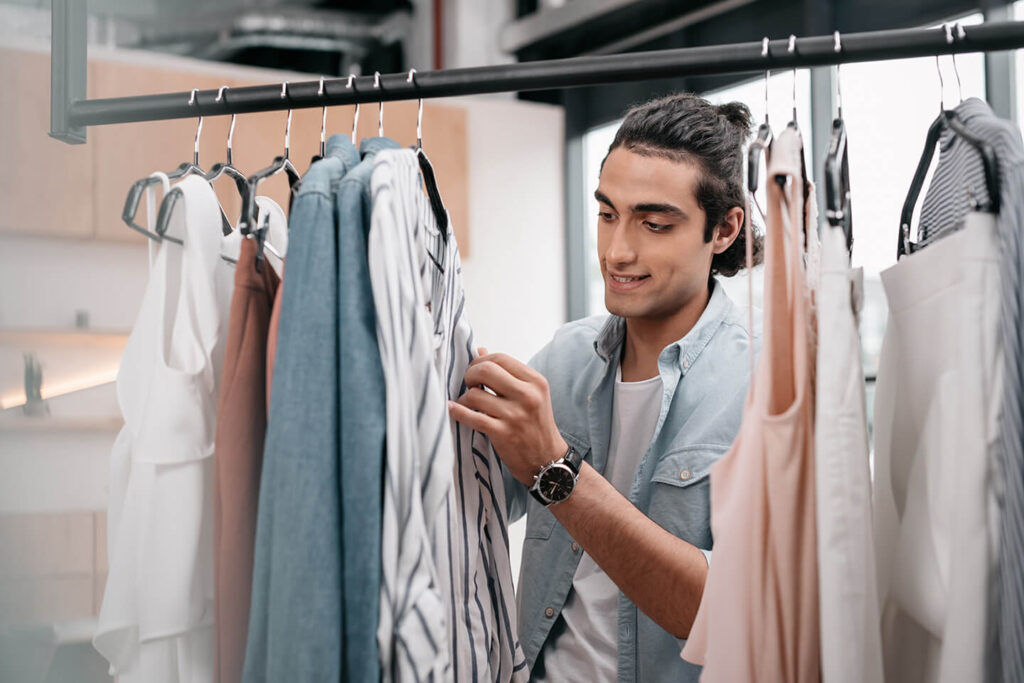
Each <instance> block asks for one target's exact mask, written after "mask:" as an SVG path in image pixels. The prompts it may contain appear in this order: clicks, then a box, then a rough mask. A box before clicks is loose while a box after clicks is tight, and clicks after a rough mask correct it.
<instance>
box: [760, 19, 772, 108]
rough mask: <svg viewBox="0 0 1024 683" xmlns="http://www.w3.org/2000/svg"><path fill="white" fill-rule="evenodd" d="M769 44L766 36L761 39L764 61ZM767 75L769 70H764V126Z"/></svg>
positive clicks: (766, 104)
mask: <svg viewBox="0 0 1024 683" xmlns="http://www.w3.org/2000/svg"><path fill="white" fill-rule="evenodd" d="M769 42H770V41H769V40H768V36H765V37H764V38H762V39H761V56H762V57H764V58H765V59H768V56H769V55H768V43H769ZM769 75H770V70H769V69H765V70H764V122H765V124H767V123H768V77H769Z"/></svg>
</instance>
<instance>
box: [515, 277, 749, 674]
mask: <svg viewBox="0 0 1024 683" xmlns="http://www.w3.org/2000/svg"><path fill="white" fill-rule="evenodd" d="M747 327H748V325H747V317H746V315H745V313H744V312H742V311H741V309H739V308H737V307H736V306H734V305H733V303H732V301H730V300H729V298H728V296H726V294H725V291H724V290H723V289H722V287H721V285H719V284H717V283H715V285H714V287H713V289H712V292H711V298H710V300H709V302H708V305H707V308H705V309H704V312H703V314H702V315H701V317H700V319H699V320H698V321H697V324H696V325H694V327H693V329H691V330H690V331H689V332H688V333H687V334H686V336H684V337H683V338H682V339H680V340H679V341H676V342H674V343H672V344H670V345H668V346H667V347H665V349H663V350H662V352H661V354H659V356H658V371H659V373H660V375H661V380H662V382H663V383H664V388H665V389H664V394H663V398H662V403H661V411H660V414H659V416H658V422H657V425H656V427H655V431H654V436H653V438H652V439H651V444H650V446H649V448H648V450H647V452H646V453H645V454H644V456H643V460H642V461H641V463H640V466H639V468H638V469H637V473H636V476H635V478H634V480H633V485H632V488H631V489H630V492H629V500H630V502H632V503H633V504H634V505H636V506H637V508H639V509H640V511H641V512H643V513H644V514H646V515H647V516H648V517H650V518H651V519H652V520H654V521H655V522H656V523H657V524H658V525H660V526H661V527H663V528H665V529H666V530H667V531H668V532H669V533H671V534H673V535H674V536H677V537H679V538H681V539H683V540H684V541H687V542H689V543H692V544H693V545H695V546H697V547H698V548H701V549H704V550H710V549H711V545H712V541H711V522H710V513H711V502H710V490H709V482H708V472H709V470H710V468H711V465H712V464H713V463H714V462H715V461H716V460H718V458H720V457H721V456H722V455H724V454H725V452H726V451H727V450H728V449H729V447H730V446H731V445H732V442H733V440H734V439H735V437H736V434H737V432H738V431H739V427H740V420H741V418H742V415H743V404H744V401H745V399H746V393H747V386H748V384H749V381H750V361H749V348H750V346H749V339H750V337H749V335H748V332H747ZM625 334H626V325H625V320H623V319H622V318H620V317H618V316H607V315H600V316H594V317H591V318H586V319H584V320H578V321H575V322H571V323H568V324H567V325H564V326H562V327H561V328H559V329H558V331H556V332H555V336H554V338H553V339H552V340H551V341H550V342H549V343H548V344H547V346H545V347H544V348H543V349H541V350H540V351H539V352H538V353H537V355H536V356H534V357H533V359H532V360H531V361H530V365H531V366H532V367H533V368H534V369H536V370H537V371H538V372H540V373H541V374H543V375H544V377H545V378H547V381H548V385H549V386H550V390H551V403H552V408H553V410H554V415H555V422H556V424H557V425H558V429H559V431H560V432H561V434H562V437H563V438H564V439H565V441H566V442H567V443H569V444H571V445H572V446H573V447H574V448H576V450H577V451H578V452H579V453H580V454H581V455H582V456H583V459H584V460H586V461H587V462H589V463H590V464H591V466H593V467H594V468H595V469H596V470H597V471H598V472H602V473H603V472H604V469H605V465H606V463H607V459H608V446H609V443H608V442H609V439H610V432H611V421H612V399H613V390H614V386H615V370H616V367H617V366H618V364H619V358H620V356H621V352H622V345H623V343H624V341H625ZM754 346H755V349H756V348H759V347H760V330H759V329H758V328H757V327H755V333H754ZM504 474H505V491H506V499H507V501H508V506H509V520H510V521H513V520H515V519H518V518H519V517H521V516H522V515H523V514H526V515H527V521H526V540H525V542H524V545H523V563H522V571H521V573H520V580H519V588H518V595H517V599H518V608H519V640H520V642H521V643H522V646H523V651H524V653H525V654H526V659H527V661H528V662H529V663H530V667H531V670H533V668H534V667H535V666H536V664H537V662H538V659H539V658H541V656H542V649H543V647H544V645H545V643H546V642H547V641H548V639H549V638H554V637H557V636H558V635H559V633H560V631H561V629H563V628H564V627H565V622H564V620H563V619H561V612H562V608H563V607H564V605H565V601H566V598H567V597H568V596H569V591H570V589H571V588H572V581H573V576H574V575H575V573H576V566H577V565H578V564H579V561H580V557H581V555H582V549H581V548H580V547H579V546H578V545H576V544H575V543H574V542H573V539H572V537H571V536H570V535H569V532H567V531H566V530H565V528H564V527H563V526H562V525H561V524H559V523H558V521H557V520H556V519H555V516H554V515H553V514H552V513H551V512H550V511H549V510H547V509H546V508H544V507H542V506H541V505H539V504H538V503H537V502H536V501H535V500H534V499H533V497H532V496H530V495H529V493H528V492H527V489H526V487H525V486H523V485H522V484H520V483H519V482H518V481H517V480H516V479H515V478H514V477H512V476H511V475H510V474H509V473H508V471H507V470H505V471H504ZM685 642H686V641H684V640H680V639H678V638H675V637H673V636H672V635H671V634H669V633H668V632H667V631H665V630H664V629H662V628H661V627H660V626H658V625H657V624H656V623H654V621H652V620H651V619H650V618H648V617H647V616H646V615H645V614H643V613H642V612H640V611H639V610H638V609H637V608H636V605H634V604H633V603H632V602H631V601H630V600H629V599H628V598H626V597H625V596H624V595H623V594H622V593H621V592H620V593H619V608H618V663H617V668H618V681H619V683H669V682H670V681H671V682H672V683H680V682H683V683H690V682H692V683H697V679H698V678H699V677H700V667H697V666H694V665H692V664H690V663H688V662H685V661H683V660H682V659H681V658H680V657H679V653H680V651H681V649H682V646H683V644H684V643H685Z"/></svg>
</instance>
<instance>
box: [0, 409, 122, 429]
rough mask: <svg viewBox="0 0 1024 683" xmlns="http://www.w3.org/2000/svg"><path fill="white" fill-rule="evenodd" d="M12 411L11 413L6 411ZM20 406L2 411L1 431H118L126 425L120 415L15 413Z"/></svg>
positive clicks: (0, 417) (0, 415)
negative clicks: (45, 415)
mask: <svg viewBox="0 0 1024 683" xmlns="http://www.w3.org/2000/svg"><path fill="white" fill-rule="evenodd" d="M8 412H9V413H12V414H10V415H8V414H6V413H8ZM16 412H21V408H20V407H16V408H11V409H10V410H9V411H5V412H4V413H0V432H3V433H7V434H10V433H20V434H67V433H76V432H77V433H82V432H90V433H104V432H108V433H116V432H117V431H119V430H120V429H121V427H122V425H124V420H122V419H121V418H120V417H25V416H24V415H18V414H14V413H16Z"/></svg>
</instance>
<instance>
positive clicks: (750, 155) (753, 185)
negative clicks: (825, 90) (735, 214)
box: [747, 36, 772, 221]
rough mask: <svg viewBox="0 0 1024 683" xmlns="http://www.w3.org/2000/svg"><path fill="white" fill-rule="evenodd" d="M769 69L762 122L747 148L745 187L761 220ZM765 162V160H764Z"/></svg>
mask: <svg viewBox="0 0 1024 683" xmlns="http://www.w3.org/2000/svg"><path fill="white" fill-rule="evenodd" d="M761 56H762V57H764V58H765V59H767V58H768V37H767V36H766V37H765V38H763V39H762V40H761ZM769 75H770V71H769V69H765V70H764V123H762V124H761V125H760V126H758V128H757V136H756V137H755V138H754V140H753V141H752V142H751V143H750V146H749V147H748V148H747V189H748V190H749V192H750V197H751V198H752V199H753V200H754V206H756V207H757V210H758V212H759V213H760V214H761V220H762V221H763V220H765V212H764V210H763V209H762V208H761V204H760V203H759V202H758V201H757V186H758V180H759V177H758V176H759V173H760V168H761V157H762V155H763V156H766V157H767V154H768V151H769V149H770V148H771V144H772V127H771V125H770V124H769V123H768V77H769ZM766 163H767V160H766Z"/></svg>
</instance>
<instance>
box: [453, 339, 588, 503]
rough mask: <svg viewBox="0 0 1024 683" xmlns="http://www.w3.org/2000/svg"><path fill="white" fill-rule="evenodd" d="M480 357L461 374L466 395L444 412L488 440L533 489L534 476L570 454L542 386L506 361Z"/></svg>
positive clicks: (535, 375) (483, 352)
mask: <svg viewBox="0 0 1024 683" xmlns="http://www.w3.org/2000/svg"><path fill="white" fill-rule="evenodd" d="M479 353H480V355H479V356H478V357H477V358H475V359H474V360H473V362H472V363H470V364H469V367H468V368H467V369H466V376H465V382H466V386H467V387H468V389H467V390H466V393H464V394H463V395H462V396H461V397H460V398H459V400H458V402H457V403H456V402H454V401H449V402H448V412H449V414H450V415H451V416H452V418H454V419H455V420H457V421H458V422H461V423H462V424H464V425H466V426H467V427H470V428H472V429H475V430H476V431H478V432H483V433H484V434H486V435H487V436H488V437H490V439H491V444H492V445H493V446H494V450H495V451H496V452H497V454H498V457H500V458H501V460H502V462H504V463H505V466H506V467H508V469H509V471H510V472H511V473H512V476H514V477H515V478H516V479H518V480H519V481H521V482H522V483H523V484H525V485H526V486H532V485H533V478H534V476H535V475H536V474H537V472H539V471H540V469H541V468H542V467H543V466H544V465H546V464H548V463H549V462H551V461H552V460H557V459H559V458H561V457H562V456H563V455H565V452H566V450H568V448H569V447H568V445H567V444H566V443H565V440H564V439H562V435H561V434H559V433H558V427H557V425H555V416H554V413H553V412H552V410H551V394H550V393H549V391H548V383H547V380H546V379H544V376H543V375H541V374H540V373H539V372H537V371H536V370H534V369H533V368H531V367H530V366H528V365H526V364H525V363H522V362H520V361H518V360H516V359H515V358H512V357H511V356H508V355H505V354H503V353H491V354H488V353H487V349H483V348H481V349H479ZM485 387H486V389H489V390H490V391H487V390H485ZM492 392H493V393H492Z"/></svg>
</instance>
